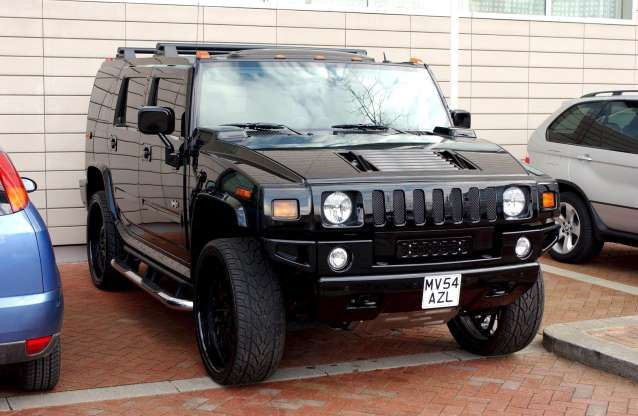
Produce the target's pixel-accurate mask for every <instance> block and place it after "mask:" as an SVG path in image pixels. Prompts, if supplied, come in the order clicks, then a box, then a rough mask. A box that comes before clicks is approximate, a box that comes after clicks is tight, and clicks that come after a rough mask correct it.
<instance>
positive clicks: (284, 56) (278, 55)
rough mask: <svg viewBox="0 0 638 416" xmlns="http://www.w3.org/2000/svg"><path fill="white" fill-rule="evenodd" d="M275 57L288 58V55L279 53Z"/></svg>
mask: <svg viewBox="0 0 638 416" xmlns="http://www.w3.org/2000/svg"><path fill="white" fill-rule="evenodd" d="M274 58H275V59H286V55H284V54H283V53H279V54H277V55H275V56H274Z"/></svg>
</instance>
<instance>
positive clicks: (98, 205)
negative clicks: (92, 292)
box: [86, 191, 126, 290]
mask: <svg viewBox="0 0 638 416" xmlns="http://www.w3.org/2000/svg"><path fill="white" fill-rule="evenodd" d="M86 241H87V244H86V250H87V257H88V262H89V270H90V272H91V280H92V281H93V284H94V285H95V286H96V287H97V288H99V289H102V290H113V289H119V288H121V287H123V286H125V285H126V284H125V280H124V279H123V278H122V276H121V275H120V274H119V273H118V272H117V271H116V270H114V269H113V267H111V260H112V259H116V258H119V257H120V256H121V254H122V242H121V240H120V236H119V235H118V233H117V229H116V228H115V223H114V221H113V216H112V215H111V211H109V209H108V206H107V202H106V194H105V193H104V191H98V192H96V193H94V194H93V196H92V197H91V199H90V201H89V208H88V216H87V221H86Z"/></svg>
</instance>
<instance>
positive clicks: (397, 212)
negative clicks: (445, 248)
mask: <svg viewBox="0 0 638 416" xmlns="http://www.w3.org/2000/svg"><path fill="white" fill-rule="evenodd" d="M406 194H409V195H406ZM406 196H410V197H411V198H410V199H409V200H408V199H407V198H406ZM371 200H372V204H371V209H372V217H373V221H374V225H375V226H377V227H380V226H384V225H387V224H392V225H397V226H400V225H404V224H406V225H417V226H421V225H443V224H463V223H468V224H472V223H479V222H481V221H482V220H484V221H487V222H493V221H495V220H496V219H497V215H498V211H497V204H498V201H497V192H496V189H495V188H492V187H489V188H484V189H479V188H477V187H469V188H464V189H461V188H447V189H440V188H435V189H408V190H405V191H404V190H402V189H395V190H374V191H372V198H371Z"/></svg>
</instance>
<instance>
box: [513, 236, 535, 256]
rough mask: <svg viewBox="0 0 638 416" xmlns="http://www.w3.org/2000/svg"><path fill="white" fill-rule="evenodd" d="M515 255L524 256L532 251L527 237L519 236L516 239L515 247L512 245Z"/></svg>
mask: <svg viewBox="0 0 638 416" xmlns="http://www.w3.org/2000/svg"><path fill="white" fill-rule="evenodd" d="M514 251H515V252H516V255H517V256H518V257H520V258H522V259H523V258H525V257H527V256H528V255H529V253H530V252H531V251H532V243H531V242H530V241H529V239H528V238H527V237H519V239H518V240H517V241H516V247H514Z"/></svg>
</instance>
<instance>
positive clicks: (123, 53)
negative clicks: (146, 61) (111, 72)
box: [115, 46, 155, 59]
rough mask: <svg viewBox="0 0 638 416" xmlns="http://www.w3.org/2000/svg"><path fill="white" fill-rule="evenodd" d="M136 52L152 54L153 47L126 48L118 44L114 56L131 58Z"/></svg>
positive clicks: (153, 51)
mask: <svg viewBox="0 0 638 416" xmlns="http://www.w3.org/2000/svg"><path fill="white" fill-rule="evenodd" d="M138 53H140V54H142V53H143V54H147V55H152V54H154V53H155V48H126V47H123V46H120V47H119V48H117V55H115V57H116V58H124V59H133V58H135V56H136V55H137V54H138Z"/></svg>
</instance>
